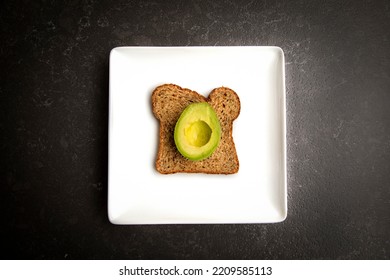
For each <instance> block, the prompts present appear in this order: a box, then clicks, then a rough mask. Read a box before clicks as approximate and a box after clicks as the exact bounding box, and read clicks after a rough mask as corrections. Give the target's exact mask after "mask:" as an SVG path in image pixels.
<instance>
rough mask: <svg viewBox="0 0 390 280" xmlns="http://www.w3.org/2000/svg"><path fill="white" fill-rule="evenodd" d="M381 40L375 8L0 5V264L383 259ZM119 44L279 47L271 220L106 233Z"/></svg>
mask: <svg viewBox="0 0 390 280" xmlns="http://www.w3.org/2000/svg"><path fill="white" fill-rule="evenodd" d="M24 2H26V3H24ZM27 2H28V3H27ZM60 2H61V3H60ZM389 33H390V9H389V2H388V1H384V0H383V1H381V0H376V1H265V0H263V1H172V2H171V1H7V2H6V3H2V4H1V9H0V39H1V43H0V64H1V79H0V116H1V117H0V137H1V138H0V139H1V142H0V152H1V159H0V167H1V169H0V170H1V172H0V176H1V181H0V186H1V189H0V210H1V221H0V233H1V241H0V242H1V243H0V244H1V246H0V247H1V256H2V258H3V259H4V258H5V259H9V258H11V259H26V258H27V259H63V258H65V259H80V258H87V259H107V258H108V259H121V258H129V259H141V258H143V259H154V258H163V259H165V258H175V259H187V258H191V259H193V258H200V259H206V258H207V259H218V258H223V259H231V258H238V259H253V258H256V259H258V258H260V259H281V258H282V259H366V258H368V259H389V258H390V243H389V236H390V113H389V109H388V107H389V105H390V77H389V73H390V51H389V50H390V42H389V35H390V34H389ZM126 45H142V46H146V45H147V46H149V45H151V46H160V45H164V46H167V45H174V46H177V45H196V46H198V45H218V46H225V45H276V46H280V47H281V48H283V50H284V52H285V58H286V87H287V117H288V120H287V123H288V131H287V134H288V135H287V137H288V138H287V145H288V147H287V148H288V202H289V204H288V207H289V213H288V217H287V220H286V221H285V222H283V223H279V224H266V225H165V226H113V225H111V224H110V223H109V222H108V219H107V212H106V207H107V203H106V199H107V132H108V129H107V125H108V121H107V117H108V59H109V52H110V50H111V49H112V48H113V47H116V46H126ZM232 207H234V205H232Z"/></svg>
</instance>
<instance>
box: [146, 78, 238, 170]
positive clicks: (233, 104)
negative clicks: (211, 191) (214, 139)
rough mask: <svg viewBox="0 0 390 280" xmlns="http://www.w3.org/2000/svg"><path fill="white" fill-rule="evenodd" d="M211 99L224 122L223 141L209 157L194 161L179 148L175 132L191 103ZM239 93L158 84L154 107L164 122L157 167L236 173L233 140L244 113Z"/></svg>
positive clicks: (161, 123)
mask: <svg viewBox="0 0 390 280" xmlns="http://www.w3.org/2000/svg"><path fill="white" fill-rule="evenodd" d="M194 102H208V103H209V104H210V105H211V106H212V107H213V109H214V110H215V112H216V114H217V116H218V119H219V121H220V124H221V130H222V135H221V140H220V143H219V145H218V147H217V149H216V150H215V151H214V153H213V154H212V155H211V156H210V157H209V158H207V159H204V160H200V161H191V160H188V159H186V158H184V157H183V156H182V155H181V154H180V153H179V152H178V151H177V149H176V146H175V142H174V138H173V134H174V128H175V125H176V122H177V120H178V118H179V117H180V114H181V113H182V111H183V110H184V109H185V108H186V107H187V106H188V105H189V104H191V103H194ZM240 107H241V106H240V99H239V97H238V95H237V94H236V93H235V92H234V91H233V90H231V89H229V88H227V87H219V88H216V89H214V90H213V91H212V92H211V93H210V95H209V97H208V98H205V97H204V96H203V95H200V94H198V93H197V92H195V91H193V90H190V89H186V88H181V87H180V86H177V85H174V84H164V85H161V86H158V87H157V88H156V89H155V90H154V91H153V93H152V110H153V114H154V115H155V117H156V118H157V119H158V120H159V122H160V128H159V145H158V152H157V159H156V169H157V171H158V172H160V173H162V174H172V173H178V172H183V173H207V174H234V173H237V172H238V169H239V161H238V156H237V152H236V148H235V145H234V141H233V136H232V132H233V121H234V120H235V119H236V118H237V117H238V115H239V113H240Z"/></svg>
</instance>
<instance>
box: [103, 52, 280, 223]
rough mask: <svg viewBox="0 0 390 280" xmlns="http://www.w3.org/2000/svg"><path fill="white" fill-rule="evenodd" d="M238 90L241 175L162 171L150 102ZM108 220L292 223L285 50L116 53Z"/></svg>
mask: <svg viewBox="0 0 390 280" xmlns="http://www.w3.org/2000/svg"><path fill="white" fill-rule="evenodd" d="M165 83H174V84H177V85H179V86H181V87H184V88H189V89H192V90H195V91H196V92H198V93H200V94H203V95H205V96H207V95H208V94H209V92H210V91H211V90H212V89H214V88H216V87H220V86H226V87H229V88H231V89H233V90H234V91H235V92H237V94H238V96H239V97H240V101H241V112H240V115H239V116H238V118H237V119H236V120H235V121H234V129H233V139H234V142H235V144H236V149H237V154H238V158H239V161H240V170H239V171H238V173H237V174H234V175H208V174H185V173H179V174H171V175H162V174H160V173H158V172H157V171H156V169H155V159H156V154H157V147H158V140H159V139H158V128H159V127H158V125H159V124H158V121H157V119H155V118H154V116H153V113H152V106H151V94H152V91H153V89H154V88H155V87H157V86H159V85H161V84H165ZM109 111H110V113H109V176H108V177H109V180H108V216H109V220H110V221H111V223H114V224H182V223H192V224H194V223H202V224H204V223H272V222H280V221H283V220H284V219H285V218H286V215H287V185H286V141H285V139H286V116H285V112H286V110H285V81H284V54H283V51H282V50H281V49H280V48H278V47H118V48H114V49H113V50H112V51H111V54H110V106H109Z"/></svg>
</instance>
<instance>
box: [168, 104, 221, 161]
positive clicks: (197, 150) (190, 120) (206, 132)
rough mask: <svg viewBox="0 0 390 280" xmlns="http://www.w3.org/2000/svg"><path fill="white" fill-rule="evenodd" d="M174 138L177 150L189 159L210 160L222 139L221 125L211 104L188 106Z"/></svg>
mask: <svg viewBox="0 0 390 280" xmlns="http://www.w3.org/2000/svg"><path fill="white" fill-rule="evenodd" d="M174 138H175V144H176V147H177V150H178V151H179V152H180V154H182V155H183V156H184V157H186V158H187V159H189V160H202V159H205V158H208V157H209V156H210V155H211V154H212V153H213V152H214V151H215V149H216V148H217V146H218V144H219V140H220V139H221V125H220V124H219V120H218V117H217V115H216V114H215V112H214V109H213V108H212V107H211V106H210V104H208V103H207V102H201V103H192V104H190V105H188V106H187V107H186V108H185V109H184V111H183V112H182V113H181V115H180V117H179V120H178V121H177V123H176V126H175V132H174Z"/></svg>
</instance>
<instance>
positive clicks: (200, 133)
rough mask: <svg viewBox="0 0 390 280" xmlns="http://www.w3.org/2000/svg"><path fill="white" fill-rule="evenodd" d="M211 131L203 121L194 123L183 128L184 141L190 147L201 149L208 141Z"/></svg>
mask: <svg viewBox="0 0 390 280" xmlns="http://www.w3.org/2000/svg"><path fill="white" fill-rule="evenodd" d="M211 133H212V130H211V128H210V126H209V125H208V124H207V123H206V122H204V121H196V122H193V123H191V124H190V125H189V126H187V127H186V128H185V131H184V135H185V138H186V141H187V142H188V144H190V145H191V146H195V147H202V146H204V145H206V144H207V143H208V142H209V141H210V137H211Z"/></svg>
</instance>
